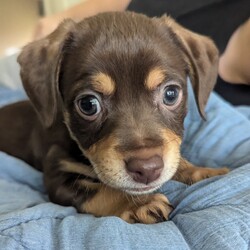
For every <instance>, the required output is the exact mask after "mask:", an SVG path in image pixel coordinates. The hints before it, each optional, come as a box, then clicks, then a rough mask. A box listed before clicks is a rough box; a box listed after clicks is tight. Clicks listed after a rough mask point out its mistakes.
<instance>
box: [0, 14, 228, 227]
mask: <svg viewBox="0 0 250 250" xmlns="http://www.w3.org/2000/svg"><path fill="white" fill-rule="evenodd" d="M124 38H126V39H124ZM18 61H19V63H20V66H21V77H22V81H23V85H24V88H25V90H26V92H27V95H28V96H29V98H30V101H24V102H19V103H16V104H12V105H9V106H6V107H4V108H2V109H0V120H1V123H0V131H1V133H0V150H3V151H5V152H7V153H9V154H11V155H14V156H16V157H19V158H21V159H23V160H24V161H26V162H28V163H29V164H31V165H32V166H34V167H36V168H37V169H39V170H41V171H43V172H44V183H45V186H46V188H47V191H48V195H49V198H50V200H51V201H53V202H55V203H58V204H61V205H65V206H74V207H76V209H77V210H78V211H79V212H81V213H85V212H87V213H91V214H93V215H95V216H110V215H114V216H118V217H120V218H122V219H124V220H125V221H127V222H129V223H148V224H150V223H157V222H161V221H164V220H167V219H168V216H169V213H170V212H171V211H172V209H173V208H172V206H171V205H170V203H169V201H168V199H167V198H166V197H165V196H164V195H163V194H159V193H155V194H153V193H152V192H153V191H156V190H157V189H158V188H159V187H160V186H161V185H163V183H165V182H166V181H168V180H170V179H171V178H172V177H173V178H174V179H175V180H179V181H182V182H185V183H188V184H190V183H194V182H196V181H199V180H202V179H204V178H208V177H210V176H215V175H220V174H224V173H227V171H228V170H227V169H225V168H222V169H217V170H213V169H209V168H200V167H197V166H193V165H192V164H191V163H189V162H187V161H186V160H184V159H183V158H182V157H181V153H180V145H181V141H182V136H183V122H184V118H185V115H186V113H187V110H186V107H187V83H186V79H187V77H190V78H191V81H192V85H193V89H194V94H195V98H196V103H197V106H198V109H199V111H200V114H201V115H202V116H204V108H205V105H206V102H207V99H208V96H209V93H210V92H211V90H212V88H213V86H214V84H215V79H216V75H217V63H218V52H217V49H216V47H215V45H214V44H213V42H212V41H211V40H210V39H209V38H207V37H204V36H201V35H198V34H195V33H193V32H191V31H189V30H187V29H185V28H184V27H182V26H180V25H178V24H177V23H176V22H175V21H174V20H173V19H171V18H170V17H166V16H164V17H162V18H154V19H150V18H148V17H146V16H144V15H140V14H135V13H130V12H124V13H103V14H99V15H97V16H94V17H90V18H86V19H84V20H83V21H82V22H80V23H75V22H73V21H72V20H66V21H64V22H63V23H62V24H61V25H59V27H58V28H57V29H56V30H55V31H54V32H53V33H52V34H50V35H49V36H47V37H45V38H43V39H41V40H39V41H35V42H33V43H30V44H28V45H27V46H25V47H24V49H23V51H22V52H21V54H20V56H19V58H18ZM170 80H171V84H172V86H178V89H179V90H180V94H179V95H177V97H176V98H177V100H178V102H176V103H173V104H171V105H170V104H168V103H165V101H164V100H165V99H164V98H165V94H164V93H165V92H164V91H165V86H166V85H165V83H168V81H170ZM89 93H91V98H96V100H95V102H93V103H95V104H96V105H97V104H98V103H99V106H98V107H99V109H96V110H98V112H99V113H97V114H96V113H95V112H94V115H95V116H92V114H91V112H90V113H88V112H87V113H86V112H85V113H84V112H83V110H82V109H81V108H82V107H81V108H80V107H79V106H77V105H80V104H79V98H84V97H86V95H89ZM80 103H81V102H80ZM93 103H89V105H85V106H87V108H88V107H90V108H91V107H92V105H93ZM83 108H86V107H83ZM87 111H88V110H87ZM81 112H83V113H84V115H83V113H81ZM88 116H91V118H92V119H88V118H90V117H88ZM13 117H15V122H13ZM24 141H25V142H26V145H25V147H23V142H24Z"/></svg>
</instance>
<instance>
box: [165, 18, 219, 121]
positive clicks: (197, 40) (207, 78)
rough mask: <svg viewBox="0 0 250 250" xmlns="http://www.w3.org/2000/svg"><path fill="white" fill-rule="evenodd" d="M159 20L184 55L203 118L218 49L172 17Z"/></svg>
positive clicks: (216, 71)
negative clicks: (165, 26)
mask: <svg viewBox="0 0 250 250" xmlns="http://www.w3.org/2000/svg"><path fill="white" fill-rule="evenodd" d="M161 20H163V21H164V24H165V25H167V27H168V28H169V31H170V32H171V33H172V34H173V39H174V40H175V41H176V42H177V44H178V45H179V47H180V49H181V50H182V51H183V53H184V55H185V60H186V63H187V70H188V75H189V77H190V79H191V82H192V86H193V89H194V94H195V99H196V103H197V106H198V110H199V113H200V115H201V116H202V118H204V119H205V111H204V109H205V106H206V103H207V100H208V97H209V94H210V92H211V91H212V90H213V87H214V85H215V83H216V78H217V73H218V59H219V54H218V50H217V48H216V46H215V44H214V43H213V41H212V40H211V39H210V38H208V37H206V36H202V35H199V34H196V33H194V32H191V31H190V30H187V29H185V28H184V27H182V26H181V25H179V24H177V23H176V22H175V21H174V20H173V19H172V18H170V17H168V16H163V17H162V18H161Z"/></svg>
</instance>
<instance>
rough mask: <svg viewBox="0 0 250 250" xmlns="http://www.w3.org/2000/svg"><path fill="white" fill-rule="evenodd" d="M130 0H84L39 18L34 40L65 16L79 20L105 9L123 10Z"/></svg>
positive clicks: (52, 28)
mask: <svg viewBox="0 0 250 250" xmlns="http://www.w3.org/2000/svg"><path fill="white" fill-rule="evenodd" d="M130 1H131V0H86V1H84V2H81V3H79V4H77V5H75V6H73V7H71V8H69V9H66V10H65V11H62V12H59V13H56V14H54V15H50V16H47V17H44V18H41V19H40V20H39V22H38V24H37V26H36V29H35V31H34V35H33V37H34V40H38V39H40V38H42V37H44V36H46V35H48V34H49V33H51V32H52V31H54V30H55V28H56V27H57V26H58V24H59V23H60V22H62V21H63V20H64V19H66V18H71V19H73V20H74V21H76V22H77V21H80V20H82V19H83V18H86V17H89V16H93V15H95V14H98V13H101V12H106V11H124V10H125V9H126V8H127V6H128V5H129V3H130Z"/></svg>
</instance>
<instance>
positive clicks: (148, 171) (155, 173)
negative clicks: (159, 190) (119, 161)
mask: <svg viewBox="0 0 250 250" xmlns="http://www.w3.org/2000/svg"><path fill="white" fill-rule="evenodd" d="M163 166H164V163H163V160H162V158H161V157H160V156H158V155H154V156H152V157H150V158H147V159H140V158H130V159H129V160H128V161H126V170H127V172H128V174H129V175H130V176H131V177H132V178H133V180H134V181H136V182H139V183H143V184H149V183H151V182H153V181H155V180H157V179H158V178H159V177H160V175H161V172H162V170H163Z"/></svg>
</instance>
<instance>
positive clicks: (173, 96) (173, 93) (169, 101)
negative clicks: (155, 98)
mask: <svg viewBox="0 0 250 250" xmlns="http://www.w3.org/2000/svg"><path fill="white" fill-rule="evenodd" d="M179 93H180V87H179V86H177V85H169V86H167V87H166V88H165V90H164V94H163V103H164V104H165V105H168V106H172V105H174V104H175V103H176V102H177V100H178V97H179Z"/></svg>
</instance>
